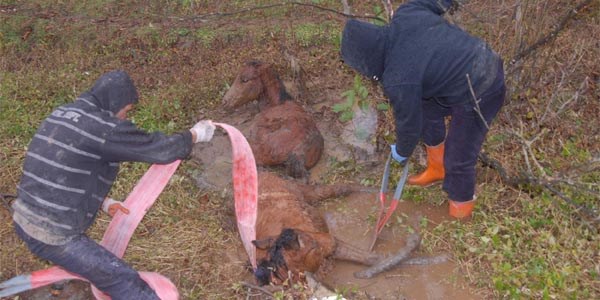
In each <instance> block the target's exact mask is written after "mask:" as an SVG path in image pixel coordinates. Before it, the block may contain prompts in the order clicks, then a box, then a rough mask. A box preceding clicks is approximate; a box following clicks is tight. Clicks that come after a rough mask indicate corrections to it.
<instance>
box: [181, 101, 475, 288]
mask: <svg viewBox="0 0 600 300" xmlns="http://www.w3.org/2000/svg"><path fill="white" fill-rule="evenodd" d="M322 108H323V107H322V106H321V105H317V106H314V107H313V112H314V111H321V112H322V111H323V109H322ZM254 109H255V107H253V106H252V104H250V105H249V106H247V107H245V108H242V109H240V110H238V114H237V115H236V116H235V117H223V118H222V119H215V120H216V121H219V122H225V123H229V124H232V125H234V126H236V127H237V128H238V129H240V130H241V131H242V132H244V124H245V123H246V122H247V121H248V120H250V119H251V113H248V112H243V111H244V110H250V111H252V110H254ZM326 109H327V108H326ZM317 114H319V113H317ZM315 118H316V119H317V120H319V121H318V127H319V129H320V130H321V133H322V134H323V137H324V139H325V151H324V153H323V156H322V157H321V160H320V161H319V163H318V164H317V165H316V166H315V167H314V168H312V169H311V170H310V173H311V176H310V179H309V181H311V182H315V183H317V182H321V179H322V177H323V176H324V175H325V174H326V173H327V172H328V168H329V165H330V162H331V161H332V160H333V159H334V160H337V161H344V160H348V159H354V160H357V161H359V163H362V164H364V165H368V166H370V168H372V169H373V170H374V171H375V172H379V173H380V172H382V171H383V165H384V162H385V160H384V158H383V157H381V156H382V154H381V153H373V149H372V148H371V146H370V145H366V144H365V145H361V144H360V141H359V140H356V139H354V140H353V141H352V145H349V144H346V143H345V142H344V141H343V138H344V137H346V138H347V137H348V134H349V133H348V132H349V131H352V130H353V128H356V127H357V124H356V122H354V123H352V122H349V123H348V124H347V125H345V126H342V125H340V124H339V123H337V122H335V120H333V122H332V120H331V119H330V118H329V119H328V118H324V117H322V116H321V117H320V116H316V117H315ZM362 119H363V120H366V122H368V123H369V124H367V126H360V125H361V124H358V125H359V127H361V130H362V131H361V133H360V135H361V136H365V132H364V129H365V128H371V130H374V129H375V128H374V127H373V126H372V124H373V121H374V120H373V119H372V118H364V116H363V117H362ZM375 122H376V120H375ZM367 136H368V134H367ZM363 140H364V141H365V143H366V141H368V138H366V139H363ZM192 157H193V158H194V160H196V161H197V162H199V163H200V165H201V168H200V170H199V172H198V173H197V174H196V182H197V184H198V186H199V187H200V188H204V189H209V190H213V191H218V192H222V193H224V194H229V195H231V190H230V188H231V147H230V145H229V141H228V138H227V137H226V136H225V135H224V134H219V133H217V134H216V136H215V137H214V138H213V140H212V142H211V143H208V144H199V145H198V146H196V147H195V149H194V151H193V154H192ZM280 173H281V172H280ZM376 184H377V185H378V184H379V182H377V183H376ZM259 189H260V187H259ZM390 189H393V187H390ZM388 197H391V195H389V196H388ZM378 201H379V200H378V197H377V195H376V194H375V193H373V194H371V193H356V194H352V195H350V196H348V197H344V198H340V199H335V200H331V201H327V202H324V203H322V204H321V205H320V206H319V207H318V209H319V211H320V212H321V213H322V214H323V216H324V217H325V216H327V218H328V220H329V223H331V225H332V226H331V227H330V232H331V233H333V234H334V236H336V237H337V238H339V239H341V240H343V241H345V242H347V243H349V244H351V245H353V246H356V247H359V248H362V249H367V248H368V246H369V244H370V242H371V240H372V235H373V227H374V223H375V221H376V218H377V213H378V209H379V204H378ZM404 216H407V217H408V218H407V217H404ZM415 216H422V217H424V218H426V219H427V220H428V222H427V224H428V225H427V226H429V227H432V226H434V224H438V223H439V222H441V221H444V220H446V219H447V218H448V217H447V208H446V207H445V206H439V207H435V206H432V205H427V204H424V205H418V204H414V203H413V202H411V201H401V202H400V204H399V205H398V208H397V210H396V212H395V214H394V215H393V216H392V218H391V219H390V221H388V226H387V227H386V228H384V229H383V231H382V232H381V234H380V236H379V238H378V240H377V242H376V244H375V246H374V248H373V251H376V252H377V253H383V254H388V253H389V254H391V253H395V252H397V251H398V250H399V249H400V248H402V247H403V246H404V245H405V240H406V238H407V236H408V235H409V229H408V227H410V225H409V224H410V222H411V221H412V220H410V219H413V220H414V219H415V218H414V217H415ZM400 219H402V222H401V223H399V220H400ZM235 252H236V253H237V255H228V257H229V259H230V260H232V261H235V260H239V261H245V260H247V257H245V252H244V251H243V249H241V248H240V249H239V250H238V251H235ZM229 254H232V253H229ZM443 254H444V253H424V252H423V251H422V250H417V251H415V252H414V253H413V254H412V255H411V258H412V257H430V256H437V255H443ZM329 268H330V270H329V271H328V272H326V275H325V276H324V277H323V278H320V280H321V283H322V284H323V285H324V286H326V287H328V288H329V289H330V290H337V291H357V292H358V294H360V295H366V296H368V297H369V298H371V299H372V298H373V297H374V298H375V299H481V298H482V297H481V296H478V295H477V294H476V293H475V291H474V289H473V288H471V287H469V286H468V284H467V281H466V280H465V278H464V276H463V275H462V274H461V273H460V271H459V270H458V268H457V266H456V265H455V264H454V263H453V262H452V261H451V259H447V260H446V261H445V262H443V263H439V264H431V265H401V266H398V267H395V268H393V269H392V270H390V271H387V272H383V273H381V274H379V275H377V276H375V277H374V278H372V279H357V278H355V277H354V275H353V274H354V273H355V272H357V271H361V270H364V269H365V268H366V266H362V265H358V264H355V263H350V262H343V261H334V262H333V265H332V266H330V267H329ZM248 275H249V277H248V278H249V279H248V280H249V281H251V282H253V279H251V277H250V274H248Z"/></svg>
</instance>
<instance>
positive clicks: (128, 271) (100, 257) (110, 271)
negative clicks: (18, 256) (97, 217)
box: [14, 224, 160, 300]
mask: <svg viewBox="0 0 600 300" xmlns="http://www.w3.org/2000/svg"><path fill="white" fill-rule="evenodd" d="M14 226H15V231H16V233H17V235H18V236H19V237H20V238H21V239H22V240H23V241H24V242H25V244H27V247H28V248H29V250H31V252H33V254H35V255H37V256H39V257H41V258H43V259H47V260H49V261H51V262H52V263H54V264H56V265H58V266H60V267H62V268H63V269H65V270H67V271H69V272H71V273H75V274H78V275H80V276H81V277H83V278H86V279H87V280H89V281H90V282H91V283H93V284H94V285H95V286H96V287H97V288H98V289H100V290H101V291H103V292H104V293H106V294H108V295H110V296H111V298H112V299H113V300H131V299H139V300H159V299H160V298H158V296H157V295H156V293H155V292H154V290H152V289H151V288H150V286H148V284H147V283H146V282H145V281H144V280H142V279H141V278H140V276H139V274H138V272H136V271H135V270H134V269H132V268H131V267H130V266H129V265H127V264H126V263H125V262H124V261H123V260H122V259H120V258H118V257H116V256H115V255H114V254H112V253H110V252H109V251H108V250H106V249H105V248H104V247H102V246H100V245H99V244H98V243H96V242H95V241H94V240H92V239H90V238H88V237H87V236H86V235H84V234H82V235H80V236H78V237H77V238H75V239H73V240H71V241H69V242H68V243H66V244H64V245H60V246H54V245H48V244H44V243H42V242H40V241H38V240H36V239H34V238H32V237H30V236H29V235H27V233H25V232H24V231H23V229H21V227H19V225H17V224H14Z"/></svg>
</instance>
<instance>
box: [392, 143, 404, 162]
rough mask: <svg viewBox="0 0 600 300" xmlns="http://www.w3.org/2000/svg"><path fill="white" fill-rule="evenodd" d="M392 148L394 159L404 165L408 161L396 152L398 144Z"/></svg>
mask: <svg viewBox="0 0 600 300" xmlns="http://www.w3.org/2000/svg"><path fill="white" fill-rule="evenodd" d="M390 147H391V148H392V157H393V158H394V159H395V160H396V161H397V162H399V163H401V164H402V163H404V162H405V161H406V157H404V156H401V155H400V154H398V153H397V152H396V144H393V145H391V146H390Z"/></svg>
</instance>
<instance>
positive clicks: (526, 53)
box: [510, 0, 593, 65]
mask: <svg viewBox="0 0 600 300" xmlns="http://www.w3.org/2000/svg"><path fill="white" fill-rule="evenodd" d="M592 1H593V0H583V1H582V2H580V3H579V4H578V5H576V6H575V7H574V8H572V9H570V10H569V11H568V12H567V13H566V14H565V15H564V16H563V17H562V18H561V19H560V21H559V22H558V24H556V25H555V26H554V29H553V30H552V31H550V32H549V33H548V34H547V35H545V36H543V37H541V38H540V39H538V40H537V41H536V42H535V43H533V44H531V45H530V46H529V47H527V48H526V49H525V50H523V51H521V52H519V53H517V55H515V56H514V57H513V58H512V59H511V60H510V64H511V65H514V64H516V63H517V62H518V61H520V60H521V59H523V58H525V57H527V56H529V55H530V54H531V53H533V52H534V51H536V50H537V49H538V48H539V47H541V46H543V45H545V44H547V43H548V42H550V41H552V40H553V39H554V38H556V36H558V34H559V33H560V32H561V31H562V30H563V29H564V28H565V27H566V25H567V23H568V22H569V21H570V20H571V19H572V18H573V17H575V15H576V14H577V13H578V12H579V11H580V10H582V9H584V8H585V7H586V6H588V5H589V4H590V3H592Z"/></svg>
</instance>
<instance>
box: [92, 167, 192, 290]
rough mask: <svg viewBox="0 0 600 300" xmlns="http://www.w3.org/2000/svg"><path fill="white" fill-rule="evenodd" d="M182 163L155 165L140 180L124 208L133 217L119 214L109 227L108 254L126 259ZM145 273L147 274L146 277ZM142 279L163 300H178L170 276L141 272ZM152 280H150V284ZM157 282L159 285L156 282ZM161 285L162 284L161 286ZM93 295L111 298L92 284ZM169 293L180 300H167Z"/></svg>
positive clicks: (103, 243) (103, 239) (105, 245)
mask: <svg viewBox="0 0 600 300" xmlns="http://www.w3.org/2000/svg"><path fill="white" fill-rule="evenodd" d="M180 163H181V161H180V160H177V161H174V162H172V163H170V164H167V165H152V166H150V168H149V169H148V171H146V173H145V174H144V176H142V178H141V179H140V181H139V182H138V184H137V185H136V186H135V187H134V188H133V190H132V191H131V193H129V196H128V197H127V199H125V202H124V205H125V207H127V209H129V214H124V213H122V212H121V211H117V213H116V214H115V216H114V217H113V219H112V221H111V222H110V224H108V228H106V231H105V232H104V237H102V241H101V242H100V245H102V246H104V248H106V249H107V250H108V251H110V252H112V253H113V254H114V255H116V256H117V257H123V255H124V254H125V249H126V248H127V245H128V244H129V241H130V240H131V236H133V233H134V232H135V229H136V228H137V227H138V225H139V224H140V222H141V221H142V219H143V218H144V216H145V215H146V212H148V209H150V207H152V205H153V204H154V202H155V201H156V199H157V198H158V196H159V195H160V193H161V192H162V191H163V189H164V188H165V187H166V186H167V184H168V183H169V179H171V176H173V174H175V171H176V170H177V167H179V164H180ZM142 273H145V274H144V275H143V276H142ZM140 276H141V277H142V279H144V280H145V281H146V282H148V284H149V285H150V287H152V288H153V289H154V290H155V291H156V293H157V294H158V296H159V297H160V298H161V299H163V300H166V299H178V298H179V297H178V294H177V288H176V287H175V285H174V284H173V283H172V282H171V281H170V280H169V279H167V278H166V277H163V276H162V275H160V274H157V273H154V274H152V273H146V272H140ZM148 280H150V281H148ZM152 281H157V282H152ZM158 282H160V284H159V283H158ZM92 293H94V296H96V299H100V300H104V299H110V297H108V296H107V295H106V294H104V293H102V292H101V291H100V290H98V289H97V288H96V287H95V286H93V285H92ZM164 293H169V294H170V295H172V294H174V295H176V298H163V297H165V296H166V295H165V294H164Z"/></svg>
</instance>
